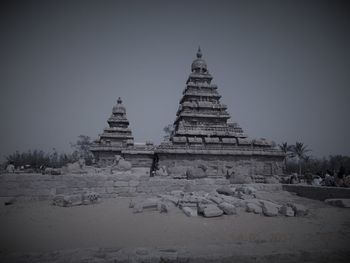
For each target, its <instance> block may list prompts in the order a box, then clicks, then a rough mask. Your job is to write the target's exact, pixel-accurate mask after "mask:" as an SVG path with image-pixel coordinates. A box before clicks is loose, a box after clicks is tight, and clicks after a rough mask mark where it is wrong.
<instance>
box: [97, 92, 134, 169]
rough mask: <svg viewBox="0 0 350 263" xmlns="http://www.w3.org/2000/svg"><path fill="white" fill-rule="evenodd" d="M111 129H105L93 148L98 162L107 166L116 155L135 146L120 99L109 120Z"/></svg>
mask: <svg viewBox="0 0 350 263" xmlns="http://www.w3.org/2000/svg"><path fill="white" fill-rule="evenodd" d="M107 123H108V125H109V127H107V128H104V130H103V133H102V134H100V136H99V139H98V140H96V141H95V143H94V144H93V146H92V147H91V151H92V153H93V154H94V156H95V158H96V159H97V160H98V161H101V162H103V163H105V164H109V163H111V162H113V159H114V156H115V155H117V154H118V155H121V152H122V150H123V149H125V148H128V147H131V146H133V145H134V138H133V136H132V133H131V129H130V128H129V120H128V119H127V117H126V109H125V107H124V105H123V101H122V100H121V98H120V97H119V98H118V100H117V105H115V106H114V107H113V109H112V115H111V116H110V117H109V118H108V120H107Z"/></svg>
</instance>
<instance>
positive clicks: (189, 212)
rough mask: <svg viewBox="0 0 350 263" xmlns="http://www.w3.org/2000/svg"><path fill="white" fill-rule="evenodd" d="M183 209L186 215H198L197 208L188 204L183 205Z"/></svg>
mask: <svg viewBox="0 0 350 263" xmlns="http://www.w3.org/2000/svg"><path fill="white" fill-rule="evenodd" d="M182 211H183V212H184V213H185V215H187V216H189V217H192V216H197V209H193V208H191V207H188V206H184V207H182Z"/></svg>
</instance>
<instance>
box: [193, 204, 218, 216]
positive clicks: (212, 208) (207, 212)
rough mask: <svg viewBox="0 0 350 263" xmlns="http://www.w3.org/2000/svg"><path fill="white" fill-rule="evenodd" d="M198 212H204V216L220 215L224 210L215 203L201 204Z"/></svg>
mask: <svg viewBox="0 0 350 263" xmlns="http://www.w3.org/2000/svg"><path fill="white" fill-rule="evenodd" d="M198 212H199V213H201V214H203V216H204V217H218V216H221V215H222V214H223V213H224V212H223V211H222V210H221V209H220V208H218V207H217V206H216V205H213V204H201V205H200V206H199V207H198Z"/></svg>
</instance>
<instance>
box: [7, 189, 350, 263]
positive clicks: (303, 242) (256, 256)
mask: <svg viewBox="0 0 350 263" xmlns="http://www.w3.org/2000/svg"><path fill="white" fill-rule="evenodd" d="M260 194H261V195H263V196H265V198H269V199H270V200H275V201H281V200H289V201H292V202H296V203H299V204H303V205H305V206H306V207H308V208H309V210H310V213H309V215H308V216H306V217H283V216H278V217H264V216H261V215H256V214H253V213H246V212H244V211H238V215H231V216H222V217H217V218H203V217H187V216H186V215H185V214H184V213H183V212H182V211H181V210H179V209H176V208H174V209H173V210H171V211H170V212H169V213H159V212H156V211H146V212H143V213H139V214H134V213H133V211H132V209H130V208H129V207H128V206H129V202H130V200H131V198H111V199H103V200H102V202H101V203H99V204H95V205H88V206H76V207H56V206H52V205H50V202H48V201H37V202H26V203H24V202H22V203H15V204H13V205H9V206H1V210H0V229H1V232H0V233H1V235H0V245H1V246H0V247H1V252H0V261H1V262H234V261H235V262H282V261H283V262H349V260H350V250H349V244H350V209H346V208H336V207H332V206H329V205H326V204H325V203H323V202H321V201H314V200H310V199H306V198H301V197H298V196H296V195H293V194H291V193H288V192H285V191H277V192H276V191H275V192H272V193H271V192H261V193H260Z"/></svg>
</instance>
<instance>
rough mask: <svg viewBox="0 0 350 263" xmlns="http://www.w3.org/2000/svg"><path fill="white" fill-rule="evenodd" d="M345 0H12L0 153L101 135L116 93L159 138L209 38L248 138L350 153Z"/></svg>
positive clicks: (1, 57) (218, 74)
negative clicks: (198, 52)
mask: <svg viewBox="0 0 350 263" xmlns="http://www.w3.org/2000/svg"><path fill="white" fill-rule="evenodd" d="M346 2H347V1H204V0H201V1H137V2H136V1H135V2H134V1H81V2H78V1H8V2H4V1H2V2H1V6H0V20H1V25H0V26H1V43H0V68H1V71H0V87H1V91H0V118H1V129H0V155H1V156H3V155H5V154H8V153H12V152H14V151H15V150H20V151H23V150H28V149H43V150H51V149H52V148H53V147H55V148H56V149H58V150H59V151H70V150H71V149H70V146H69V142H74V141H75V140H76V138H77V136H78V135H79V134H86V135H89V136H91V137H92V138H97V136H98V134H99V133H101V132H102V129H103V128H104V127H105V126H107V123H106V120H107V118H108V117H109V116H110V114H111V110H112V107H113V105H114V104H115V103H116V99H117V97H118V96H121V97H122V98H123V101H124V105H125V106H126V108H127V115H128V118H129V121H130V125H131V128H132V131H133V135H134V137H135V141H138V142H142V141H145V140H152V141H154V142H155V143H159V142H160V141H161V139H162V136H163V131H162V129H163V127H164V126H165V125H167V124H169V123H172V122H173V121H174V119H175V113H176V110H177V107H178V102H179V99H180V97H181V94H182V91H183V88H184V87H185V81H186V79H187V77H188V74H189V73H190V65H191V62H192V60H193V59H194V58H195V53H196V49H197V47H198V45H199V44H200V45H201V48H202V51H203V58H204V59H205V60H206V61H207V64H208V67H209V71H210V73H211V74H212V75H213V77H214V80H213V83H216V84H217V85H218V86H219V88H218V91H219V93H220V94H221V95H222V102H223V103H224V104H227V105H228V111H229V113H230V114H231V117H232V119H231V120H232V121H237V122H238V123H239V124H240V125H241V126H242V128H243V129H244V130H245V131H246V133H247V134H248V135H249V136H250V137H253V138H254V137H265V138H267V139H271V140H274V141H276V142H277V143H280V142H282V141H288V142H289V143H294V142H295V141H297V140H299V141H302V142H304V143H306V144H307V145H308V146H309V147H310V148H311V149H312V150H313V152H312V154H313V155H316V156H327V155H329V154H347V155H350V143H349V138H348V136H349V134H350V122H349V116H348V115H349V112H350V103H349V99H350V87H349V83H350V51H349V47H350V32H349V31H350V30H349V25H350V23H349V22H350V16H349V13H350V8H349V4H347V3H346Z"/></svg>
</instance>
